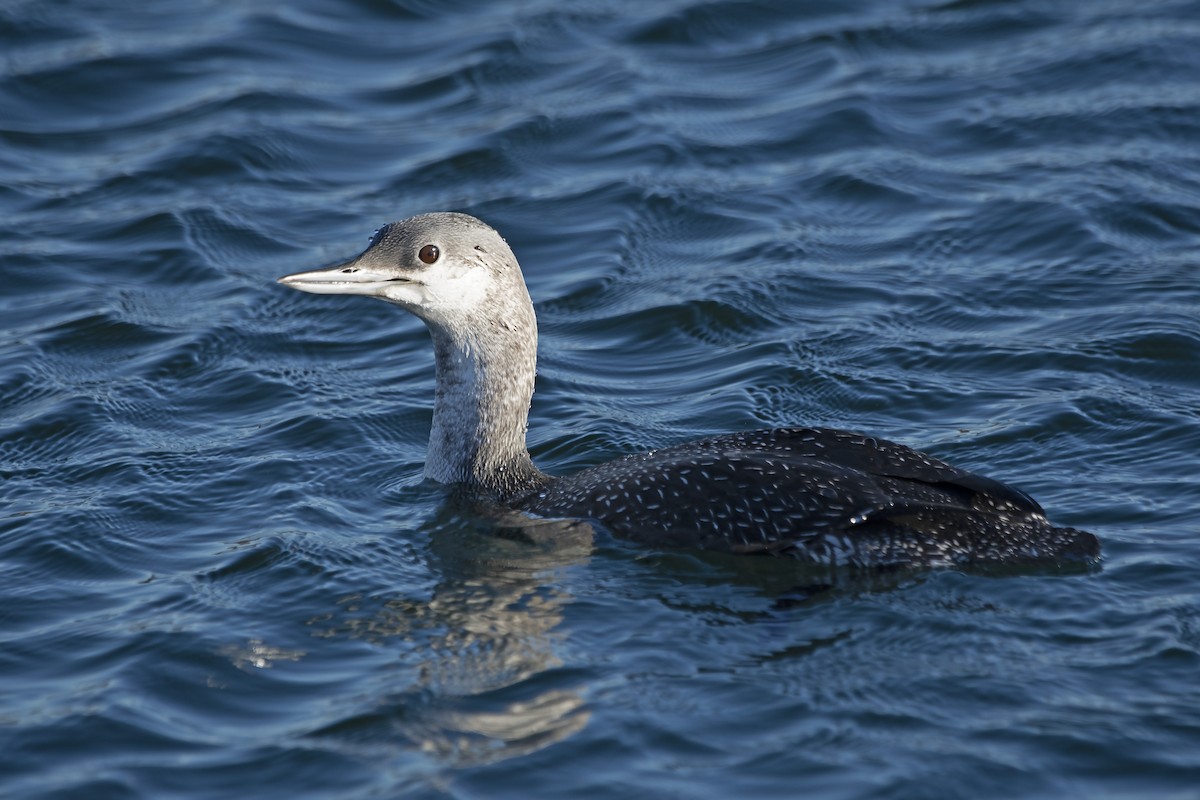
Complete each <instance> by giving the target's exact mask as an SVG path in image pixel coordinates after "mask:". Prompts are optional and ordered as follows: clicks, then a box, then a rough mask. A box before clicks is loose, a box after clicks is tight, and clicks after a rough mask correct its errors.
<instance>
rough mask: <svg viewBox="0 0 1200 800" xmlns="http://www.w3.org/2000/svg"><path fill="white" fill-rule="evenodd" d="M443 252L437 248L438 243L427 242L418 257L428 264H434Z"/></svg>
mask: <svg viewBox="0 0 1200 800" xmlns="http://www.w3.org/2000/svg"><path fill="white" fill-rule="evenodd" d="M441 254H442V252H441V251H440V250H438V249H437V245H434V244H427V245H425V246H424V247H422V248H421V252H419V253H417V258H419V259H421V260H422V261H424V262H425V263H426V264H432V263H433V262H435V261H437V260H438V256H440V255H441Z"/></svg>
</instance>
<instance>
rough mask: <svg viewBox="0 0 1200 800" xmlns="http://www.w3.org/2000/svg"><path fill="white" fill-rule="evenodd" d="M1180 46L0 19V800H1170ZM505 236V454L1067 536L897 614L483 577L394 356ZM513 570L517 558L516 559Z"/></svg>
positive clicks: (134, 18) (592, 545) (1183, 216)
mask: <svg viewBox="0 0 1200 800" xmlns="http://www.w3.org/2000/svg"><path fill="white" fill-rule="evenodd" d="M1198 54H1200V4H1197V3H1196V2H1171V1H1169V0H1164V1H1163V2H1142V3H1137V4H1129V3H1123V2H1122V3H1119V2H1107V1H1105V0H1096V1H1094V2H1087V3H1079V2H1073V1H1072V0H1043V1H1042V2H1034V0H1020V1H1018V2H988V1H986V0H959V2H944V1H939V0H913V1H912V2H902V3H900V2H891V1H890V0H886V1H885V0H879V1H878V2H866V1H864V2H858V3H850V4H847V3H841V2H838V3H833V2H824V3H822V2H811V3H803V4H799V3H790V2H779V3H760V2H716V3H701V2H697V1H696V0H675V1H674V2H664V3H651V4H646V3H634V2H626V1H624V0H604V1H603V2H586V3H585V2H548V1H546V2H540V1H537V0H530V1H529V2H509V3H490V4H475V3H454V2H447V3H436V2H419V1H414V2H385V1H384V0H357V1H355V2H338V3H317V2H311V1H309V0H298V1H297V2H292V3H288V4H285V5H280V4H249V3H247V4H229V3H219V2H212V1H209V2H203V1H202V2H191V3H182V2H160V3H153V4H149V5H147V6H146V7H144V8H139V9H137V10H136V12H135V11H133V10H130V8H129V7H128V6H127V5H125V4H121V3H115V2H107V1H106V0H95V1H94V2H87V3H83V2H80V3H47V2H35V1H34V0H24V1H22V0H13V1H10V2H4V3H0V253H2V256H0V273H2V274H0V277H2V281H3V282H2V286H3V288H2V290H0V479H2V481H3V483H2V484H0V486H2V487H3V488H2V489H0V492H2V494H0V498H2V506H0V515H2V517H0V609H2V611H0V620H2V623H0V636H2V637H3V645H2V646H0V677H2V680H0V744H2V746H0V794H4V795H5V796H13V797H28V798H35V797H36V798H42V797H47V798H49V797H88V798H108V797H113V798H143V797H144V798H162V797H197V798H199V797H213V796H250V797H263V796H276V795H278V796H288V797H297V798H299V797H339V798H356V797H398V796H412V797H429V798H434V797H456V798H467V797H488V798H500V797H513V798H526V797H531V796H544V797H554V796H563V797H566V796H570V797H593V798H601V797H614V798H617V797H620V798H626V797H630V796H674V797H713V798H725V797H730V796H738V797H751V796H753V797H761V798H769V797H780V798H784V797H787V798H791V797H797V796H805V797H812V798H858V797H861V798H868V797H869V798H910V797H929V798H934V797H936V798H947V797H971V798H986V797H995V798H1010V797H1055V798H1059V797H1097V796H1104V797H1111V798H1145V797H1150V796H1154V797H1195V796H1196V794H1197V789H1196V787H1197V786H1200V690H1198V689H1197V685H1198V684H1197V679H1196V676H1197V675H1198V674H1200V589H1197V586H1198V585H1200V581H1198V580H1197V578H1198V573H1200V526H1198V524H1197V521H1196V520H1197V509H1198V508H1200V477H1198V475H1200V470H1198V469H1197V467H1198V461H1197V456H1196V454H1197V452H1200V413H1198V412H1197V408H1198V407H1200V402H1198V397H1200V323H1198V322H1197V312H1198V311H1200V285H1198V281H1197V276H1198V275H1200V263H1198V262H1200V259H1198V257H1197V253H1198V252H1200V251H1198V246H1197V245H1198V240H1200V236H1198V234H1200V150H1198V149H1197V142H1200V55H1198ZM431 210H459V211H466V212H468V213H472V214H475V215H477V216H480V217H482V218H484V219H486V220H487V221H489V222H490V223H491V224H493V225H494V226H495V227H497V228H498V229H499V230H500V231H501V232H502V233H503V234H504V235H505V236H506V237H507V238H508V240H509V242H510V244H512V246H513V248H514V250H515V251H516V253H517V255H518V256H519V257H520V259H521V262H522V264H523V267H524V270H525V273H526V277H527V280H528V282H529V284H530V289H531V292H532V295H533V297H534V301H535V304H536V307H537V312H538V314H539V319H540V323H541V363H540V371H539V378H538V386H537V395H536V397H535V400H534V406H533V412H532V417H531V430H530V444H531V447H532V449H533V451H534V455H535V458H536V459H537V460H538V462H539V463H540V464H541V465H542V466H543V467H544V468H545V469H547V470H549V471H551V472H567V471H570V470H573V469H577V468H580V467H583V466H586V465H589V464H594V463H598V462H600V461H602V460H605V459H608V458H611V457H614V456H616V455H618V454H620V453H623V452H627V451H629V450H633V449H641V448H649V447H653V446H657V445H660V444H665V443H669V442H676V441H682V440H686V439H688V438H694V437H698V436H702V435H705V434H709V433H714V432H720V431H728V430H739V429H749V428H753V427H762V426H767V425H783V424H815V425H835V426H838V427H845V428H851V429H856V430H863V431H869V432H871V433H874V434H877V435H881V436H885V437H887V438H892V439H895V440H899V441H902V442H905V443H907V444H911V445H913V446H917V447H919V448H922V449H925V450H928V451H930V452H932V453H934V454H935V455H938V456H940V457H943V458H945V459H948V460H950V461H952V462H954V463H957V464H960V465H962V466H965V467H968V468H972V469H976V470H979V471H981V472H984V473H986V474H988V475H991V476H993V477H996V478H999V479H1001V480H1005V481H1008V482H1011V483H1013V484H1015V485H1017V486H1020V487H1022V488H1024V489H1026V490H1027V491H1029V492H1030V493H1032V494H1033V495H1034V496H1035V497H1037V498H1038V499H1039V500H1040V501H1041V502H1042V503H1043V504H1044V505H1045V506H1046V507H1047V508H1048V509H1049V511H1050V514H1051V516H1052V518H1053V519H1055V520H1056V521H1057V522H1059V523H1061V524H1066V525H1072V526H1076V527H1080V528H1085V529H1087V530H1091V531H1094V532H1095V533H1096V534H1097V535H1098V536H1100V538H1101V540H1102V542H1103V547H1104V560H1103V563H1102V565H1101V566H1100V568H1099V569H1098V570H1095V571H1092V572H1082V573H1079V572H1076V573H1067V574H1056V573H1049V574H1046V573H1038V574H1030V573H1018V574H1009V575H986V576H984V575H975V574H965V573H961V572H957V571H941V572H934V573H920V574H905V575H897V576H890V577H889V578H888V579H887V580H879V581H873V582H869V583H847V584H846V585H842V586H839V587H837V588H836V589H835V590H834V591H832V592H829V593H825V594H823V595H820V596H818V597H815V598H813V599H811V600H810V601H808V602H800V603H785V604H781V603H780V602H778V600H779V598H780V595H781V593H784V592H786V590H787V589H789V588H790V587H792V586H793V585H794V584H795V583H796V576H795V574H794V573H793V572H791V571H790V568H789V567H787V566H786V565H783V564H779V563H774V564H772V563H771V562H768V561H763V560H750V561H746V560H740V561H739V560H736V559H734V560H731V559H720V558H698V557H696V556H695V555H694V554H690V553H686V552H680V553H656V552H646V551H641V550H638V549H636V548H632V547H629V546H626V545H624V544H622V543H620V542H616V541H613V540H611V539H609V538H606V537H604V536H603V535H601V536H598V537H593V536H590V535H588V534H587V532H584V531H580V530H579V529H577V528H571V527H567V528H565V529H564V528H562V526H557V525H544V526H536V527H535V528H534V529H532V530H529V531H524V532H522V535H519V536H514V535H500V536H497V535H496V533H497V531H496V530H495V526H494V524H492V523H490V522H489V521H488V520H486V519H481V518H479V517H477V516H475V515H473V514H472V513H471V512H470V511H469V510H467V509H463V508H461V507H459V506H458V505H456V504H455V503H454V502H453V499H452V498H450V497H449V496H448V494H447V492H446V491H445V490H444V489H443V488H442V487H438V486H436V485H431V484H427V483H425V482H423V481H422V479H421V465H422V462H423V458H424V452H425V440H426V437H427V435H428V426H429V420H430V408H431V398H432V390H433V375H432V355H431V353H430V348H429V343H428V338H427V335H426V334H425V332H424V330H423V328H422V327H421V326H420V324H419V323H418V322H417V321H416V320H414V319H410V318H407V317H406V316H404V315H403V314H402V313H400V312H399V311H398V310H396V309H394V308H391V307H389V306H387V305H385V304H383V303H378V302H371V301H367V300H364V299H362V298H331V297H314V296H306V295H301V294H299V293H296V292H291V291H288V290H286V289H284V288H282V287H279V286H276V285H275V284H274V282H273V281H274V279H275V278H276V277H277V276H279V275H281V274H284V273H287V272H293V271H297V270H300V269H305V268H311V267H315V266H319V265H322V264H325V263H329V262H332V261H334V260H335V259H339V258H344V257H347V256H349V255H352V254H354V253H355V252H357V251H358V250H359V249H361V247H362V246H363V245H364V244H365V243H366V241H367V238H368V236H369V235H370V234H371V232H372V230H373V229H374V228H375V227H376V226H378V225H379V224H382V223H384V222H387V221H390V220H393V219H398V218H401V217H404V216H408V215H410V214H414V213H420V212H424V211H431ZM509 533H511V532H509Z"/></svg>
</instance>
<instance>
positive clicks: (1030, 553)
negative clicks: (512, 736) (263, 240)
mask: <svg viewBox="0 0 1200 800" xmlns="http://www.w3.org/2000/svg"><path fill="white" fill-rule="evenodd" d="M279 282H280V283H282V284H284V285H285V286H290V287H292V288H293V289H299V290H300V291H304V292H312V293H315V294H354V295H366V296H368V297H377V298H380V299H382V300H386V301H388V302H390V303H394V304H396V305H398V306H400V307H401V308H403V309H405V310H406V311H409V312H411V313H412V314H415V315H416V316H417V317H418V318H420V319H421V320H422V321H423V322H424V323H425V325H426V327H427V328H428V329H429V332H430V335H431V338H432V340H433V351H434V364H435V372H436V389H435V393H434V411H433V425H432V429H431V431H430V437H429V451H428V455H427V458H426V462H425V476H426V477H427V478H430V479H432V480H434V481H439V482H441V483H446V484H463V485H465V486H467V487H468V488H470V489H471V490H473V491H478V492H480V493H482V494H483V495H484V496H486V497H488V498H490V499H491V500H493V501H495V502H498V503H499V504H501V505H502V506H504V507H505V508H510V509H515V510H518V511H521V512H525V513H526V514H529V515H533V516H537V517H551V518H573V519H586V520H593V521H596V522H599V523H600V524H601V525H603V526H604V527H605V528H607V529H608V530H609V531H611V532H612V533H613V534H614V535H617V536H619V537H623V538H626V539H630V540H634V541H637V542H642V543H646V544H650V545H654V546H683V547H698V548H705V549H717V550H725V551H728V552H733V553H743V554H773V555H779V556H789V557H792V558H796V559H800V560H802V561H806V562H813V563H816V564H820V565H824V566H832V567H840V566H847V567H850V568H875V567H890V566H902V565H911V566H918V567H937V566H951V565H960V566H966V565H994V564H1018V565H1028V564H1040V565H1045V564H1050V565H1057V564H1064V563H1088V562H1092V561H1094V560H1096V559H1097V557H1098V556H1099V549H1100V548H1099V542H1098V541H1097V539H1096V537H1095V536H1093V535H1092V534H1090V533H1087V532H1084V531H1080V530H1075V529H1073V528H1065V527H1056V526H1054V525H1053V524H1051V523H1050V522H1049V521H1048V520H1047V518H1046V514H1045V512H1044V511H1043V509H1042V507H1041V506H1040V505H1038V503H1037V502H1035V501H1034V500H1033V499H1032V498H1031V497H1030V496H1029V495H1027V494H1025V493H1024V492H1022V491H1020V490H1018V489H1015V488H1012V487H1009V486H1007V485H1005V484H1003V483H1000V482H998V481H995V480H992V479H990V478H985V477H982V476H979V475H975V474H972V473H970V472H967V471H965V470H962V469H958V468H957V467H953V466H951V465H949V464H947V463H945V462H942V461H939V460H938V459H936V458H933V457H931V456H928V455H925V454H923V453H920V452H918V451H916V450H913V449H911V448H909V447H906V446H904V445H900V444H896V443H893V442H890V441H886V440H884V439H878V438H874V437H871V436H865V435H862V434H859V433H851V432H847V431H840V430H832V429H828V428H804V427H794V428H776V429H772V430H754V431H748V432H739V433H728V434H724V435H719V436H714V437H711V438H707V439H701V440H699V441H694V442H690V443H686V444H680V445H675V446H672V447H665V448H662V449H659V450H654V451H651V452H648V453H640V454H635V455H629V456H625V457H623V458H618V459H617V460H615V461H610V462H608V463H604V464H600V465H598V466H595V467H591V468H588V469H584V470H582V471H581V472H577V473H575V474H573V475H567V476H562V477H556V476H552V475H548V474H547V473H545V472H543V471H542V470H540V469H539V468H538V467H536V466H535V465H534V463H533V460H532V458H531V457H530V455H529V451H528V449H527V448H526V444H525V441H526V431H527V426H528V418H529V407H530V401H531V398H532V396H533V386H534V375H535V372H536V369H537V321H536V318H535V316H534V310H533V303H532V301H531V300H530V297H529V291H528V289H527V288H526V286H525V280H524V277H523V276H522V273H521V268H520V266H519V265H518V263H517V258H516V256H515V255H514V254H513V251H512V249H511V248H510V247H509V245H508V243H507V242H505V240H504V239H503V237H501V235H500V234H499V233H498V232H496V231H495V230H494V229H492V228H491V227H490V226H488V225H487V224H486V223H484V222H482V221H480V220H478V219H476V218H474V217H471V216H468V215H466V214H458V213H450V212H442V213H432V214H422V215H419V216H415V217H410V218H408V219H405V220H401V221H399V222H393V223H391V224H388V225H385V226H383V227H382V228H380V229H379V230H377V231H376V232H375V234H374V236H373V237H372V238H371V242H370V244H369V245H368V246H367V249H366V250H364V251H363V252H362V253H360V254H359V255H357V256H355V257H354V258H352V259H350V260H349V261H346V262H344V263H339V264H336V265H334V266H331V267H327V268H324V269H318V270H313V271H309V272H298V273H295V274H292V275H287V276H284V277H282V278H280V279H279Z"/></svg>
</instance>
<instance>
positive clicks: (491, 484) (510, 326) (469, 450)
mask: <svg viewBox="0 0 1200 800" xmlns="http://www.w3.org/2000/svg"><path fill="white" fill-rule="evenodd" d="M522 294H524V293H522ZM519 300H520V301H523V302H520V301H518V302H516V303H515V304H514V305H515V307H511V308H508V309H505V310H504V313H503V314H501V315H496V316H490V318H489V319H482V320H476V321H473V322H477V323H478V324H470V325H463V324H458V325H435V324H432V323H430V324H429V329H430V333H431V335H432V337H433V349H434V359H435V365H436V370H437V395H436V398H435V400H434V407H433V428H432V430H431V431H430V435H429V454H428V456H427V457H426V461H425V476H426V477H427V478H431V479H433V480H436V481H440V482H442V483H467V484H471V485H474V486H478V487H481V488H484V489H488V490H490V491H493V492H496V493H497V494H499V495H501V496H511V495H513V494H516V493H518V492H521V491H524V490H528V489H529V488H531V487H533V486H535V485H537V484H539V483H541V482H542V481H544V480H545V476H544V475H543V474H542V473H541V472H540V471H539V470H538V469H537V467H535V466H534V465H533V462H532V460H531V459H530V457H529V451H528V450H527V449H526V446H525V431H526V429H527V427H528V424H529V403H530V400H531V399H532V397H533V381H534V376H535V372H536V370H537V322H536V321H535V320H534V316H533V306H532V304H531V303H530V302H529V298H528V295H527V294H525V295H524V297H523V298H520V299H519Z"/></svg>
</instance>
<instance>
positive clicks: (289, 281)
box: [278, 258, 411, 295]
mask: <svg viewBox="0 0 1200 800" xmlns="http://www.w3.org/2000/svg"><path fill="white" fill-rule="evenodd" d="M278 282H279V283H282V284H283V285H284V286H290V287H292V288H293V289H299V290H300V291H302V292H311V293H312V294H365V295H379V294H380V293H381V292H382V291H383V289H384V288H386V287H387V286H388V285H389V284H391V285H395V284H396V283H411V281H409V280H407V279H406V278H401V277H398V276H396V275H395V274H394V273H392V274H386V273H384V272H381V271H379V270H377V269H370V268H369V267H365V266H363V264H362V261H361V259H359V258H355V259H352V260H350V261H346V262H344V263H341V264H335V265H334V266H332V267H325V268H324V269H314V270H311V271H309V272H296V273H293V274H291V275H284V276H283V277H282V278H280V279H279V281H278Z"/></svg>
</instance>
